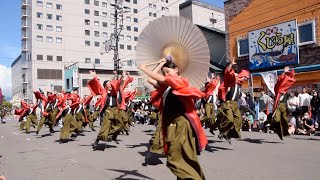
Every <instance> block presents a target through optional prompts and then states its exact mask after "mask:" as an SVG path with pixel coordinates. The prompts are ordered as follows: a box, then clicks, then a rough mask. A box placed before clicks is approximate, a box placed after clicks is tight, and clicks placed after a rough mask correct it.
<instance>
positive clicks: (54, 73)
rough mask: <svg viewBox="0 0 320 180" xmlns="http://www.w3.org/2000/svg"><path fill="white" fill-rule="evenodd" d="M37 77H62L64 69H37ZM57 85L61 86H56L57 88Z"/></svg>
mask: <svg viewBox="0 0 320 180" xmlns="http://www.w3.org/2000/svg"><path fill="white" fill-rule="evenodd" d="M37 77H38V79H62V70H61V69H37ZM56 87H59V86H55V88H56ZM60 87H61V86H60ZM61 89H62V87H61Z"/></svg>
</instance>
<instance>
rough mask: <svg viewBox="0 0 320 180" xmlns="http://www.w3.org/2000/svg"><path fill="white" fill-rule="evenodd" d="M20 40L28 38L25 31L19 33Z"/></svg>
mask: <svg viewBox="0 0 320 180" xmlns="http://www.w3.org/2000/svg"><path fill="white" fill-rule="evenodd" d="M21 39H22V40H24V39H28V36H27V32H26V31H22V33H21Z"/></svg>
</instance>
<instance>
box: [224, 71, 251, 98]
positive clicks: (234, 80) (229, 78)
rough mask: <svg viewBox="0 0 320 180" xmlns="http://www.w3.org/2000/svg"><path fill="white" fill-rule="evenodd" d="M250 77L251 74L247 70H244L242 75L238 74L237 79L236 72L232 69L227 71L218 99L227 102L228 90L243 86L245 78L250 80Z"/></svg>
mask: <svg viewBox="0 0 320 180" xmlns="http://www.w3.org/2000/svg"><path fill="white" fill-rule="evenodd" d="M249 77H250V72H249V71H247V70H242V71H241V73H239V74H238V77H236V73H235V71H234V70H233V69H232V68H230V69H228V68H227V69H226V70H225V71H224V76H223V78H224V79H223V82H222V83H221V84H220V87H219V91H218V97H219V99H220V100H222V101H226V96H227V90H228V88H229V87H230V88H233V87H235V86H236V84H238V85H240V86H241V85H242V83H243V81H244V78H249Z"/></svg>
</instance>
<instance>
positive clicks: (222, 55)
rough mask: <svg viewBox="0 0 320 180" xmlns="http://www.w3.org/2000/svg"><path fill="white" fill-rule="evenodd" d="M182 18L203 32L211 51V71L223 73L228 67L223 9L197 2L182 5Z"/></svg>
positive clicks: (188, 0) (190, 0) (186, 2)
mask: <svg viewBox="0 0 320 180" xmlns="http://www.w3.org/2000/svg"><path fill="white" fill-rule="evenodd" d="M179 9H180V16H182V17H185V18H187V19H189V20H191V21H192V22H193V23H194V24H196V25H197V26H198V27H199V29H200V30H201V31H202V33H203V35H204V37H205V38H206V39H207V43H208V46H209V50H210V64H211V66H210V70H211V71H214V72H216V73H221V71H222V69H224V66H225V65H226V41H225V15H224V10H223V9H222V8H219V7H216V6H214V5H211V4H207V3H203V2H201V1H197V0H187V1H185V2H184V3H182V4H180V7H179Z"/></svg>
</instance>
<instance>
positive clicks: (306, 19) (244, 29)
mask: <svg viewBox="0 0 320 180" xmlns="http://www.w3.org/2000/svg"><path fill="white" fill-rule="evenodd" d="M224 10H225V14H226V31H227V38H226V47H227V58H228V59H232V58H235V59H236V60H237V63H238V65H239V66H240V68H242V69H248V70H250V71H251V72H252V73H253V74H254V75H255V74H258V73H261V72H268V71H274V70H275V71H277V73H278V74H280V73H282V72H283V71H282V69H283V67H284V66H285V64H287V65H289V66H290V67H293V68H294V69H295V72H296V75H295V78H296V80H297V81H296V83H295V85H294V88H293V89H295V90H297V91H300V89H301V87H302V86H307V87H310V88H309V89H317V88H318V87H319V86H318V85H319V82H320V79H319V78H320V26H319V16H320V2H319V1H318V0H303V1H302V0H299V1H294V2H292V1H291V0H281V1H269V0H228V1H226V2H225V7H224ZM290 23H291V24H290ZM286 24H287V25H286ZM284 25H285V26H284ZM264 29H266V32H263V30H264ZM286 29H287V30H286ZM257 31H260V37H259V39H258V40H263V42H262V41H259V42H258V45H257V44H254V42H252V38H254V37H253V35H254V33H255V32H257ZM289 31H291V32H289ZM251 37H252V38H251ZM266 37H267V38H266ZM283 39H284V41H282V40H283ZM264 40H265V41H264ZM273 40H274V41H273ZM287 40H288V41H287ZM266 42H267V44H266ZM255 45H257V46H258V47H259V48H257V47H255ZM264 45H267V46H266V47H267V48H269V49H270V51H268V52H266V51H264V48H265V47H264ZM277 46H279V47H280V48H278V49H277ZM260 47H262V49H261V48H260ZM252 48H256V49H257V52H256V53H255V54H254V55H255V56H254V55H252V52H251V51H250V50H251V49H252ZM273 48H274V49H273ZM293 51H296V52H295V53H293ZM293 54H296V56H297V58H296V57H294V56H290V55H293ZM263 58H264V59H265V60H266V58H268V61H272V63H271V65H270V64H269V65H268V64H267V65H261V64H260V65H261V66H260V67H261V68H260V67H259V68H257V69H253V68H252V63H253V62H255V61H256V60H257V59H258V60H259V59H260V60H261V59H263ZM276 59H279V61H273V60H276ZM261 62H263V63H264V62H265V61H260V63H261ZM281 64H282V65H281ZM253 78H254V82H253V85H254V86H255V87H259V88H263V89H266V86H265V84H264V82H263V81H262V79H261V77H260V76H254V77H253Z"/></svg>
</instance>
